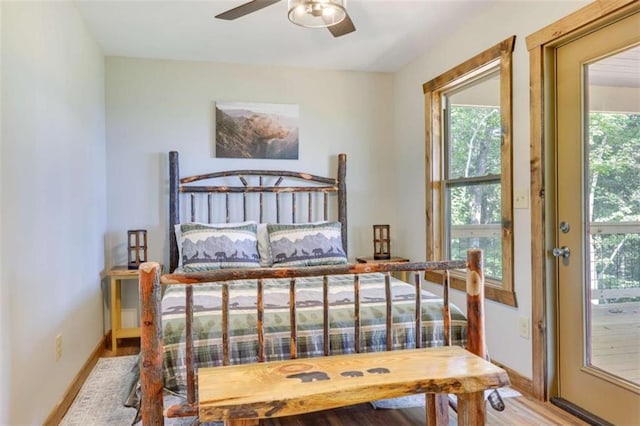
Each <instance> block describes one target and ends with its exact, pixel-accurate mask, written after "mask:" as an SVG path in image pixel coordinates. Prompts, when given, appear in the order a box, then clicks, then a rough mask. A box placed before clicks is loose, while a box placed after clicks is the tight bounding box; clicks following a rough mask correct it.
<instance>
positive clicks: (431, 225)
mask: <svg viewBox="0 0 640 426" xmlns="http://www.w3.org/2000/svg"><path fill="white" fill-rule="evenodd" d="M515 38H516V37H515V36H511V37H509V38H507V39H505V40H503V41H502V42H500V43H498V44H496V45H495V46H493V47H491V48H489V49H487V50H485V51H484V52H481V53H479V54H478V55H476V56H474V57H472V58H470V59H468V60H467V61H465V62H463V63H461V64H460V65H458V66H455V67H453V68H451V69H450V70H448V71H446V72H444V73H443V74H441V75H439V76H437V77H435V78H434V79H432V80H430V81H428V82H426V83H424V84H423V85H422V90H423V93H424V96H425V143H426V153H427V155H426V164H425V169H426V213H427V218H426V219H427V224H426V225H427V238H426V239H427V259H429V260H438V259H443V258H444V256H445V245H446V240H445V238H447V235H446V231H445V229H446V226H445V220H446V200H445V195H446V187H445V183H444V181H445V180H446V179H447V176H446V175H445V167H446V164H445V163H444V161H445V153H444V152H443V151H444V149H443V148H444V144H443V136H444V135H445V133H446V132H445V131H444V130H443V124H444V118H445V117H444V114H443V97H444V95H445V94H447V93H450V92H451V91H452V90H453V89H454V88H458V87H462V86H463V85H466V84H469V83H470V82H473V81H475V80H479V79H481V78H482V77H483V76H485V75H486V74H487V73H488V72H491V70H493V69H495V68H496V66H497V67H498V68H499V70H500V124H501V128H502V144H501V153H500V155H501V180H500V183H501V209H502V220H501V231H502V280H495V279H490V278H486V279H485V296H486V297H487V298H488V299H490V300H494V301H496V302H499V303H503V304H505V305H509V306H514V307H516V306H517V299H516V294H515V289H514V280H513V269H514V268H513V168H512V163H513V160H512V158H513V149H512V115H513V108H512V73H513V72H512V68H513V66H512V54H513V49H514V45H515ZM426 278H427V279H429V280H431V281H433V282H436V283H441V282H442V281H443V279H444V276H443V274H442V273H441V272H430V273H427V274H426ZM450 285H451V287H452V288H455V289H458V290H462V291H465V290H466V283H465V279H464V275H463V274H462V273H460V274H457V273H452V274H451V279H450Z"/></svg>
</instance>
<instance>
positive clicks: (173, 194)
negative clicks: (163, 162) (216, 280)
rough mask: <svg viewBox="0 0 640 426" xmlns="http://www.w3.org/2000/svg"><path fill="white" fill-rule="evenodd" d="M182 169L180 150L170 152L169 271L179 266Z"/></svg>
mask: <svg viewBox="0 0 640 426" xmlns="http://www.w3.org/2000/svg"><path fill="white" fill-rule="evenodd" d="M179 187H180V170H179V166H178V152H177V151H171V152H169V271H170V272H173V271H175V269H176V268H177V267H178V263H179V259H178V244H179V243H180V241H176V233H175V232H174V227H175V225H177V224H179V223H180V188H179Z"/></svg>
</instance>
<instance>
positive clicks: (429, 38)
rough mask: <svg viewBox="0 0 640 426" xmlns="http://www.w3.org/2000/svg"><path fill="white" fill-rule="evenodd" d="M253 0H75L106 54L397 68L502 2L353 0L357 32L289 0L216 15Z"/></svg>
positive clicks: (339, 67) (350, 9)
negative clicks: (302, 13)
mask: <svg viewBox="0 0 640 426" xmlns="http://www.w3.org/2000/svg"><path fill="white" fill-rule="evenodd" d="M246 1H248V0H200V1H190V0H189V1H187V0H172V1H166V0H165V1H147V0H130V1H117V0H76V1H75V4H76V5H77V7H78V10H79V11H80V13H81V15H82V16H83V17H84V19H85V21H86V23H87V25H88V27H89V29H90V31H91V32H92V33H93V35H94V36H95V37H96V39H97V40H98V42H99V43H100V45H101V46H102V47H103V49H104V53H105V55H107V56H127V57H140V58H157V59H175V60H194V61H212V62H223V63H240V64H269V65H280V66H294V67H309V68H324V69H337V70H354V71H380V72H394V71H397V70H398V69H400V68H401V67H402V66H403V65H405V64H407V63H408V62H410V61H411V60H413V59H414V58H415V57H417V56H418V55H420V54H422V53H423V52H425V50H426V49H428V48H429V47H430V46H431V45H433V44H434V43H437V42H438V40H440V39H441V38H442V37H443V36H445V35H446V33H447V30H448V29H450V28H455V27H459V26H460V25H462V24H463V23H464V21H465V20H467V19H469V18H471V17H472V16H474V15H475V14H477V13H478V12H480V11H482V10H484V9H486V8H489V7H491V6H492V5H495V4H496V3H497V2H499V1H500V0H493V1H489V0H439V1H438V0H348V2H347V10H348V13H349V16H350V17H351V19H352V21H353V22H354V24H355V26H356V29H357V30H356V32H354V33H351V34H347V35H345V36H342V37H339V38H334V37H333V36H332V35H331V34H330V33H329V31H328V30H326V29H308V28H302V27H299V26H297V25H294V24H292V23H290V22H289V21H288V19H287V0H282V1H280V2H279V3H276V4H273V5H271V6H269V7H266V8H264V9H262V10H259V11H257V12H254V13H252V14H250V15H247V16H244V17H242V18H239V19H237V20H234V21H223V20H219V19H214V16H215V15H217V14H218V13H221V12H223V11H225V10H227V9H230V8H233V7H235V6H238V5H240V4H243V3H245V2H246Z"/></svg>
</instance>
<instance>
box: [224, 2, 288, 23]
mask: <svg viewBox="0 0 640 426" xmlns="http://www.w3.org/2000/svg"><path fill="white" fill-rule="evenodd" d="M279 1H280V0H253V1H250V2H248V3H245V4H241V5H240V6H237V7H234V8H233V9H229V10H227V11H226V12H222V13H220V14H218V15H216V18H218V19H225V20H227V21H231V20H234V19H237V18H240V17H242V16H244V15H248V14H250V13H253V12H255V11H257V10H260V9H262V8H265V7H267V6H271V5H272V4H274V3H278V2H279Z"/></svg>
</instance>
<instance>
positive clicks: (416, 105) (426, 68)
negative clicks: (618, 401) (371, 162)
mask: <svg viewBox="0 0 640 426" xmlns="http://www.w3.org/2000/svg"><path fill="white" fill-rule="evenodd" d="M587 3H588V2H584V1H511V2H497V3H496V6H494V7H493V8H491V9H489V10H486V11H484V12H483V13H481V14H479V15H478V16H476V17H474V18H473V19H470V20H468V21H467V22H461V23H460V25H459V26H457V27H456V28H451V32H450V33H449V34H448V35H447V37H446V38H445V39H444V40H442V41H441V42H440V43H439V44H438V45H437V46H436V47H434V48H432V49H430V50H428V51H426V52H425V53H424V54H423V55H422V56H421V57H419V58H417V59H416V60H414V61H413V62H411V63H410V64H408V65H407V66H405V67H404V68H402V69H401V70H400V71H399V72H397V73H396V74H395V76H394V107H395V111H394V113H395V137H394V140H395V141H396V150H395V156H394V158H395V166H394V169H395V171H396V173H397V180H396V183H397V187H396V188H395V191H394V192H395V194H396V195H397V198H396V204H397V205H398V206H403V208H400V209H398V217H397V219H396V221H397V222H398V223H400V224H406V225H402V226H401V228H400V229H398V234H399V235H398V236H399V239H398V243H397V245H398V246H400V250H402V251H403V252H405V253H412V255H415V254H421V255H422V257H424V256H425V253H426V247H425V235H426V224H425V216H424V206H425V188H424V184H423V183H422V182H424V179H425V168H424V164H425V140H424V96H423V93H422V84H423V83H425V82H427V81H429V80H431V79H432V78H434V77H436V76H438V75H439V74H441V73H443V72H445V71H447V70H448V69H450V68H452V67H454V66H456V65H458V64H460V63H462V62H463V61H465V60H467V59H468V58H470V57H472V56H474V55H476V54H478V53H480V52H482V51H484V50H486V49H488V48H489V47H491V46H493V45H495V44H497V43H498V42H500V41H502V40H504V39H506V38H508V37H510V36H511V35H514V34H515V35H516V36H517V38H516V45H515V51H514V53H513V170H514V185H513V186H514V189H515V190H518V189H527V188H529V184H530V179H529V54H528V51H527V49H526V44H525V38H526V36H527V35H529V34H531V33H533V32H535V31H537V30H539V29H541V28H542V27H544V26H546V25H548V24H550V23H552V22H554V21H556V20H558V19H560V18H561V17H563V16H566V15H567V14H569V13H571V12H573V11H575V10H577V9H579V8H581V7H583V6H584V5H586V4H587ZM403 182H404V183H406V182H413V185H406V184H402V183H403ZM410 206H412V207H413V208H405V207H410ZM530 217H531V216H530V210H529V209H519V210H515V211H514V240H515V241H514V252H515V253H514V263H515V291H516V295H517V298H518V304H519V306H518V308H517V309H514V308H510V307H507V306H504V305H500V304H497V303H494V302H491V301H489V302H487V308H486V317H487V324H486V325H487V342H488V348H489V354H490V356H491V358H492V359H495V360H497V361H499V362H501V363H503V364H505V365H507V366H509V367H511V368H512V369H514V370H516V371H518V372H519V373H520V374H522V375H523V376H525V377H529V378H531V377H532V352H531V340H530V339H524V338H522V337H520V336H519V334H518V317H519V316H525V317H527V318H530V317H531V222H530ZM454 293H455V294H454V295H453V297H452V298H453V300H454V302H455V303H456V304H458V306H463V307H464V306H465V302H464V294H463V293H461V292H455V291H454Z"/></svg>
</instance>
